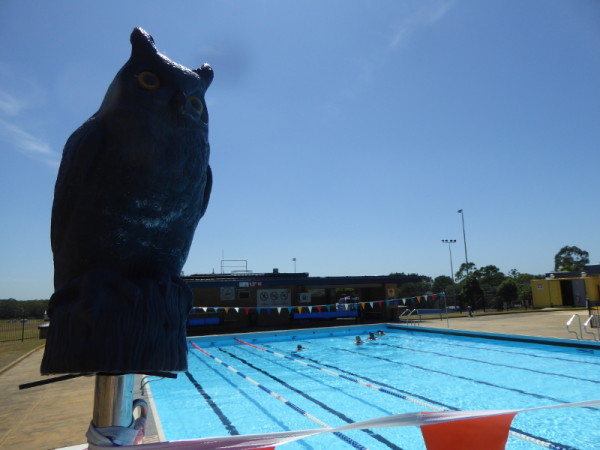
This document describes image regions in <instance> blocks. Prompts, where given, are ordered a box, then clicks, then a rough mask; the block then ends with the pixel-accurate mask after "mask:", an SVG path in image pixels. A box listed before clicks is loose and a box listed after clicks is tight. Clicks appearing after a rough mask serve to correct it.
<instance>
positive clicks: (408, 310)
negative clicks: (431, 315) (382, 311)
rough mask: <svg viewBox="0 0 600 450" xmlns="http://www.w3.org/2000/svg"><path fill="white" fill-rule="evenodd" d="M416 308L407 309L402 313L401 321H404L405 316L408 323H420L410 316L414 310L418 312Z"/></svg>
mask: <svg viewBox="0 0 600 450" xmlns="http://www.w3.org/2000/svg"><path fill="white" fill-rule="evenodd" d="M416 311H417V310H416V309H405V310H404V311H403V312H402V314H400V317H399V320H400V322H402V320H403V318H404V320H405V321H406V325H415V326H417V325H419V323H418V322H417V321H416V320H411V318H410V316H412V315H413V313H414V312H416Z"/></svg>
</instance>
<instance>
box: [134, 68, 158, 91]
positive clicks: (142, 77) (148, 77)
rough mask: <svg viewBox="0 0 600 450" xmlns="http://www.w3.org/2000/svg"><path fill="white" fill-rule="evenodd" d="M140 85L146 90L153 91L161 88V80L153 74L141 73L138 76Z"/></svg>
mask: <svg viewBox="0 0 600 450" xmlns="http://www.w3.org/2000/svg"><path fill="white" fill-rule="evenodd" d="M136 77H137V80H138V83H139V84H140V86H141V87H143V88H144V89H147V90H149V91H153V90H155V89H158V88H159V87H160V80H159V79H158V77H157V76H156V75H155V74H153V73H152V72H141V73H138V74H137V75H136Z"/></svg>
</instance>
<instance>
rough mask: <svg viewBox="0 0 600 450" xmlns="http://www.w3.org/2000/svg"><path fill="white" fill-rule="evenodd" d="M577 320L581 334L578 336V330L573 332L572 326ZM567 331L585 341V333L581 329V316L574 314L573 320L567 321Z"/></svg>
mask: <svg viewBox="0 0 600 450" xmlns="http://www.w3.org/2000/svg"><path fill="white" fill-rule="evenodd" d="M575 318H577V323H578V324H579V334H577V330H575V331H573V330H571V325H572V324H573V321H574V320H575ZM567 331H568V332H569V333H573V334H574V335H575V337H576V338H577V339H578V340H579V339H583V331H582V329H581V319H580V318H579V314H573V315H572V316H571V318H570V319H569V320H568V321H567Z"/></svg>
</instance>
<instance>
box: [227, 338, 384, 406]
mask: <svg viewBox="0 0 600 450" xmlns="http://www.w3.org/2000/svg"><path fill="white" fill-rule="evenodd" d="M265 347H268V346H265ZM236 348H238V349H239V350H240V351H244V352H246V353H248V354H250V355H252V356H254V357H257V358H261V359H262V360H264V361H265V362H269V363H270V364H275V365H277V366H279V367H282V368H284V369H286V370H289V371H292V372H294V373H295V374H297V375H300V376H302V377H304V378H306V379H308V380H310V381H313V382H315V383H320V384H322V385H324V386H326V387H327V388H328V389H331V390H334V391H338V392H339V393H340V394H341V395H344V396H346V397H350V398H351V399H354V400H356V401H359V402H361V403H363V404H365V405H369V406H371V407H372V408H373V409H375V410H378V411H381V413H382V414H385V415H389V414H393V412H392V411H390V410H389V409H385V408H382V407H380V406H379V405H377V404H375V403H372V402H368V401H366V400H365V399H364V397H358V396H356V395H354V394H352V393H350V392H348V391H347V390H344V389H343V388H342V387H338V386H335V385H332V384H329V383H327V382H324V381H322V380H321V379H319V378H316V377H314V376H312V375H309V374H307V373H303V372H298V371H296V370H294V369H293V367H292V366H286V365H285V364H282V363H281V362H280V361H278V360H274V359H273V358H269V356H267V355H268V353H267V352H259V353H256V351H255V350H252V349H251V348H248V346H240V347H236ZM296 357H297V358H298V359H299V358H301V356H299V355H296ZM287 361H289V360H287ZM309 367H310V366H309ZM313 369H314V368H313ZM311 373H314V372H311ZM337 378H342V379H343V378H344V375H342V376H340V377H337Z"/></svg>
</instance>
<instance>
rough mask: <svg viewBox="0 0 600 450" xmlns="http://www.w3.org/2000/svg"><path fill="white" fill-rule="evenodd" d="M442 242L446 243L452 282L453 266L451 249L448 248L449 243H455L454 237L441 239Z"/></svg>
mask: <svg viewBox="0 0 600 450" xmlns="http://www.w3.org/2000/svg"><path fill="white" fill-rule="evenodd" d="M442 242H443V243H444V244H448V251H449V252H450V278H451V279H452V282H453V283H454V267H453V266H452V249H451V248H450V244H455V243H456V239H442Z"/></svg>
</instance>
